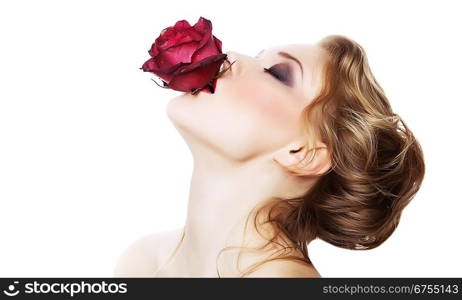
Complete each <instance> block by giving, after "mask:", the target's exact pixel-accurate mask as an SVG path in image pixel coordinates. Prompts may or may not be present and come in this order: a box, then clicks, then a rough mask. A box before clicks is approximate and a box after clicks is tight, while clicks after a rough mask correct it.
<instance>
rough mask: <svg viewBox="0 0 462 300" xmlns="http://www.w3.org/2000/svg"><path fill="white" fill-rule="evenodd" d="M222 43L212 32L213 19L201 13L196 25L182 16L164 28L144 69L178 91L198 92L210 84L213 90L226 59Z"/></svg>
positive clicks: (150, 51) (211, 90)
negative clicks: (181, 18)
mask: <svg viewBox="0 0 462 300" xmlns="http://www.w3.org/2000/svg"><path fill="white" fill-rule="evenodd" d="M221 45H222V43H221V41H220V40H219V39H217V38H216V37H215V36H214V35H212V23H211V22H210V21H209V20H207V19H205V18H203V17H200V18H199V20H198V21H197V23H196V24H194V26H190V25H189V23H188V21H186V20H181V21H178V22H176V24H175V25H174V26H173V27H167V28H165V29H164V30H162V32H161V33H160V35H159V36H158V37H157V39H156V40H155V41H154V44H152V46H151V49H150V50H149V51H148V52H149V55H151V57H152V58H150V59H149V60H147V61H146V62H145V63H144V64H143V66H142V67H141V68H140V69H141V70H143V71H144V72H152V73H154V74H155V75H157V76H158V77H160V78H161V79H162V81H163V84H164V87H168V88H171V89H173V90H176V91H182V92H194V91H197V90H198V89H203V88H207V87H208V88H209V89H210V92H212V93H213V92H214V88H215V86H214V85H215V84H216V80H214V81H213V83H212V82H211V81H212V79H213V78H214V77H215V76H216V75H217V73H218V72H219V70H220V66H221V65H222V63H223V61H224V60H225V59H226V54H223V53H222V52H221Z"/></svg>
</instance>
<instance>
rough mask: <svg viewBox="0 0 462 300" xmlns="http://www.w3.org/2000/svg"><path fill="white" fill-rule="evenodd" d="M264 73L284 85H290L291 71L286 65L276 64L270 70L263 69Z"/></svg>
mask: <svg viewBox="0 0 462 300" xmlns="http://www.w3.org/2000/svg"><path fill="white" fill-rule="evenodd" d="M263 69H264V70H265V72H267V73H269V74H270V75H271V76H273V77H274V78H276V79H277V80H279V81H281V82H282V83H284V84H286V85H290V84H289V83H290V82H291V70H290V67H289V66H288V65H287V64H276V65H274V66H272V67H271V68H269V69H268V68H263Z"/></svg>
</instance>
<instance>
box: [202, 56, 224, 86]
mask: <svg viewBox="0 0 462 300" xmlns="http://www.w3.org/2000/svg"><path fill="white" fill-rule="evenodd" d="M229 65H230V64H229V62H228V60H225V61H223V63H222V64H221V67H220V70H219V72H221V71H223V70H224V69H226V68H228V67H229ZM217 81H218V78H215V79H213V80H212V82H211V83H209V84H208V85H207V86H206V87H205V88H203V89H202V90H201V92H205V93H207V94H213V93H215V89H216V87H217Z"/></svg>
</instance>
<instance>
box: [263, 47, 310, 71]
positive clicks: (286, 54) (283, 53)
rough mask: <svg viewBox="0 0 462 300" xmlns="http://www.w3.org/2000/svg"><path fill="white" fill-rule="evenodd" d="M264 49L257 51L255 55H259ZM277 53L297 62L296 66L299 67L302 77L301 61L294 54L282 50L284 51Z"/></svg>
mask: <svg viewBox="0 0 462 300" xmlns="http://www.w3.org/2000/svg"><path fill="white" fill-rule="evenodd" d="M264 51H265V50H261V51H260V52H258V54H257V57H258V56H260V54H262V53H263V52H264ZM278 54H279V55H281V56H283V57H285V58H288V59H291V60H293V61H295V62H296V63H297V64H298V66H299V67H300V70H301V71H302V78H303V66H302V63H301V62H300V61H299V60H298V59H297V58H296V57H295V56H292V55H290V54H289V53H287V52H284V51H279V52H278Z"/></svg>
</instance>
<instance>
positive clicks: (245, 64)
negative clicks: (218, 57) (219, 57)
mask: <svg viewBox="0 0 462 300" xmlns="http://www.w3.org/2000/svg"><path fill="white" fill-rule="evenodd" d="M226 55H227V60H228V62H229V64H232V66H231V68H230V70H231V71H232V72H233V73H235V74H236V73H240V72H244V71H246V70H247V71H248V69H252V68H253V67H255V66H253V64H254V63H256V61H254V60H253V59H252V57H249V56H246V55H243V54H240V53H237V52H235V51H228V52H226ZM229 64H228V66H229Z"/></svg>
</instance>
